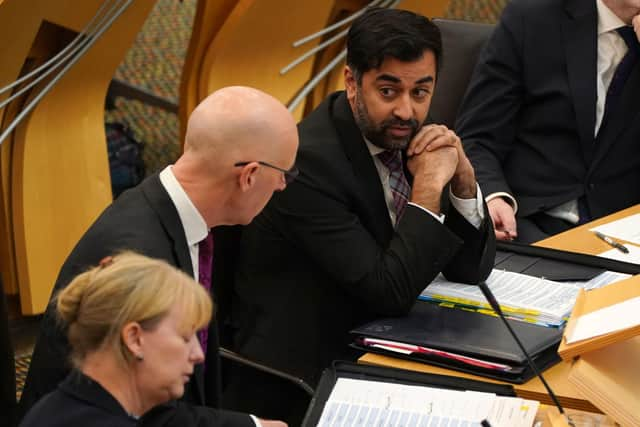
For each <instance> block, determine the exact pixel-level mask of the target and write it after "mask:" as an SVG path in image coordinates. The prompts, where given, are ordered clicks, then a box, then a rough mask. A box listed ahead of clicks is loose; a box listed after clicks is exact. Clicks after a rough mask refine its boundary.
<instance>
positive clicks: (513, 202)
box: [484, 191, 518, 215]
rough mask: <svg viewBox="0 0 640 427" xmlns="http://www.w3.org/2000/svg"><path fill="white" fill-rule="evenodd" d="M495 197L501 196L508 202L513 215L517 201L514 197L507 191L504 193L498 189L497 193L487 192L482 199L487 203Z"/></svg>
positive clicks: (515, 211) (516, 209)
mask: <svg viewBox="0 0 640 427" xmlns="http://www.w3.org/2000/svg"><path fill="white" fill-rule="evenodd" d="M497 197H502V198H503V199H504V200H505V201H506V202H507V203H509V204H510V205H511V207H512V208H513V214H514V215H515V214H516V213H517V212H518V202H516V199H515V198H514V197H513V196H512V195H511V194H509V193H505V192H504V191H498V192H497V193H491V194H489V195H488V196H487V197H486V198H485V199H484V200H485V202H487V203H489V201H491V200H493V199H495V198H497Z"/></svg>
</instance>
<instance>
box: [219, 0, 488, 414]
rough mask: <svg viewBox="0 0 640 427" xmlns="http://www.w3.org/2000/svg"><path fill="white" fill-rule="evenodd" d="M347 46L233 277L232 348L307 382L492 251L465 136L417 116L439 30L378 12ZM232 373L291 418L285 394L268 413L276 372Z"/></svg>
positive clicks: (436, 55) (433, 72) (233, 389)
mask: <svg viewBox="0 0 640 427" xmlns="http://www.w3.org/2000/svg"><path fill="white" fill-rule="evenodd" d="M347 52H348V53H347V66H346V68H345V70H344V80H345V86H346V91H345V92H338V93H334V94H332V95H330V96H329V97H328V98H327V99H326V100H325V101H324V102H323V103H322V104H321V105H320V106H319V107H318V108H317V109H316V110H315V111H313V112H312V113H311V114H310V115H309V116H308V117H307V118H305V119H304V120H303V121H302V122H301V123H300V125H299V135H300V149H299V152H298V162H299V163H298V164H299V167H300V176H299V178H298V179H297V180H296V182H294V183H293V184H292V185H291V186H290V187H289V189H288V190H287V192H286V193H282V194H277V195H275V196H274V197H273V199H272V200H271V201H270V203H269V204H268V205H267V207H266V208H265V210H264V212H263V213H262V214H261V215H260V216H258V217H256V219H255V220H254V221H253V223H252V224H251V225H249V226H248V227H246V228H245V229H244V230H243V231H242V237H241V252H240V259H239V260H238V271H237V275H236V291H237V294H238V297H239V298H238V304H237V305H236V306H235V310H234V313H233V314H234V322H236V326H237V328H238V329H237V333H236V336H235V338H236V339H235V345H236V348H237V350H238V351H239V352H240V353H243V354H245V355H248V356H249V357H251V358H253V359H257V360H260V361H263V362H265V363H267V364H269V365H272V366H275V367H277V368H279V369H282V370H284V371H287V372H290V373H292V374H294V375H296V376H299V377H302V378H303V379H305V380H306V381H308V382H309V383H311V384H316V383H317V381H318V379H319V376H320V373H321V372H322V370H323V369H324V368H326V367H328V366H329V365H330V363H331V361H332V360H334V359H352V360H353V359H355V358H356V357H357V354H356V353H355V352H354V351H351V350H350V349H349V347H348V344H349V342H350V339H349V335H348V332H349V330H350V329H351V328H353V327H355V326H357V325H359V324H361V323H364V322H367V321H370V320H373V319H374V318H376V317H381V316H388V315H394V316H396V315H397V316H401V315H404V314H406V313H407V312H408V311H409V309H410V308H411V307H412V306H413V304H414V302H415V301H416V298H417V296H418V295H419V294H420V292H421V291H422V290H423V289H424V288H425V287H426V286H427V285H428V284H429V283H430V282H431V281H432V280H433V279H434V277H435V276H436V275H438V274H440V273H441V272H443V273H444V274H445V276H447V277H448V278H449V279H452V280H456V281H462V282H469V283H474V282H477V281H479V280H483V279H484V278H486V277H487V275H488V274H489V271H490V269H491V267H492V265H493V258H494V252H495V248H494V240H493V238H494V237H493V231H492V227H491V223H490V222H489V217H488V214H487V213H486V212H485V207H484V205H483V198H482V196H481V194H480V191H479V189H478V186H477V184H476V180H475V176H474V171H473V168H472V167H471V164H470V162H469V161H468V159H467V158H466V156H465V155H464V152H463V150H462V147H461V143H460V140H459V138H458V137H457V136H456V135H455V134H454V133H453V132H452V131H450V130H449V129H447V128H446V127H444V126H440V125H427V126H423V123H424V122H425V120H426V118H427V113H428V111H429V105H430V102H431V96H432V94H433V91H434V90H435V87H436V82H437V69H438V63H439V61H440V54H441V38H440V33H439V30H438V28H437V27H436V26H435V25H434V24H433V23H432V22H430V21H429V20H428V19H427V18H425V17H423V16H419V15H416V14H414V13H412V12H408V11H401V10H394V9H378V8H374V9H370V10H368V11H367V12H365V13H364V14H363V15H362V16H360V17H359V18H357V19H356V20H355V21H354V22H353V25H352V27H351V29H350V30H349V34H348V36H347ZM231 381H232V383H231V385H230V386H229V389H227V390H226V391H225V400H227V399H228V400H232V399H234V397H235V399H234V404H236V405H242V404H246V405H247V406H251V407H255V408H256V409H255V410H256V411H257V413H258V414H260V415H261V416H266V417H276V418H281V417H283V419H287V420H289V421H290V422H291V423H294V422H295V421H294V420H295V417H296V415H295V414H293V412H295V405H296V404H295V403H294V402H293V401H291V400H287V401H288V402H291V403H290V406H289V408H287V409H290V411H289V412H290V413H289V414H283V413H270V412H269V411H270V410H271V408H272V407H273V406H274V405H273V404H272V403H273V401H274V400H276V399H280V400H282V399H284V398H283V396H282V394H281V393H280V391H279V390H278V389H277V388H276V386H275V385H274V384H272V383H270V380H269V379H268V378H266V377H259V376H257V375H253V376H251V377H249V376H245V377H244V378H243V377H242V376H241V375H233V376H232V378H231ZM252 394H253V396H252ZM261 402H262V403H263V404H264V411H265V412H260V409H258V408H259V407H258V406H254V405H259V404H260V403H261ZM298 416H299V414H298Z"/></svg>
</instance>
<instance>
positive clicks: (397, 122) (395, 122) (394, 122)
mask: <svg viewBox="0 0 640 427" xmlns="http://www.w3.org/2000/svg"><path fill="white" fill-rule="evenodd" d="M419 126H420V124H419V123H418V121H417V120H416V119H409V120H401V119H397V118H391V119H387V120H385V121H383V122H382V125H381V126H380V127H381V128H382V129H388V128H390V127H410V128H412V129H413V130H416V129H418V127H419Z"/></svg>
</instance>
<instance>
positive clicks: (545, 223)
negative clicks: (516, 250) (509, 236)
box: [516, 212, 575, 244]
mask: <svg viewBox="0 0 640 427" xmlns="http://www.w3.org/2000/svg"><path fill="white" fill-rule="evenodd" d="M516 223H517V225H518V238H517V239H516V241H518V242H520V243H527V244H528V243H534V242H537V241H538V240H542V239H546V238H547V237H549V236H553V235H554V234H558V233H562V232H563V231H567V230H569V229H570V228H573V227H575V225H574V224H571V223H570V222H567V221H565V220H562V219H559V218H554V217H552V216H549V215H547V214H545V213H542V212H538V213H536V214H533V215H530V216H527V217H518V218H516Z"/></svg>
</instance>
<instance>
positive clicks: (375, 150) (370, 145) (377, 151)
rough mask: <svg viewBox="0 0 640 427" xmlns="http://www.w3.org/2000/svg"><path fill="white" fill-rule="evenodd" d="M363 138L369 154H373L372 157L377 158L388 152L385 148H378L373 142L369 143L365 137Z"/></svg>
mask: <svg viewBox="0 0 640 427" xmlns="http://www.w3.org/2000/svg"><path fill="white" fill-rule="evenodd" d="M362 138H363V139H364V142H365V144H367V148H368V149H369V154H371V156H372V157H375V156H377V155H378V154H380V153H382V152H383V151H387V150H385V149H384V148H381V147H378V146H377V145H375V144H374V143H373V142H371V141H369V140H368V139H367V138H365V137H364V136H363V137H362Z"/></svg>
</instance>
